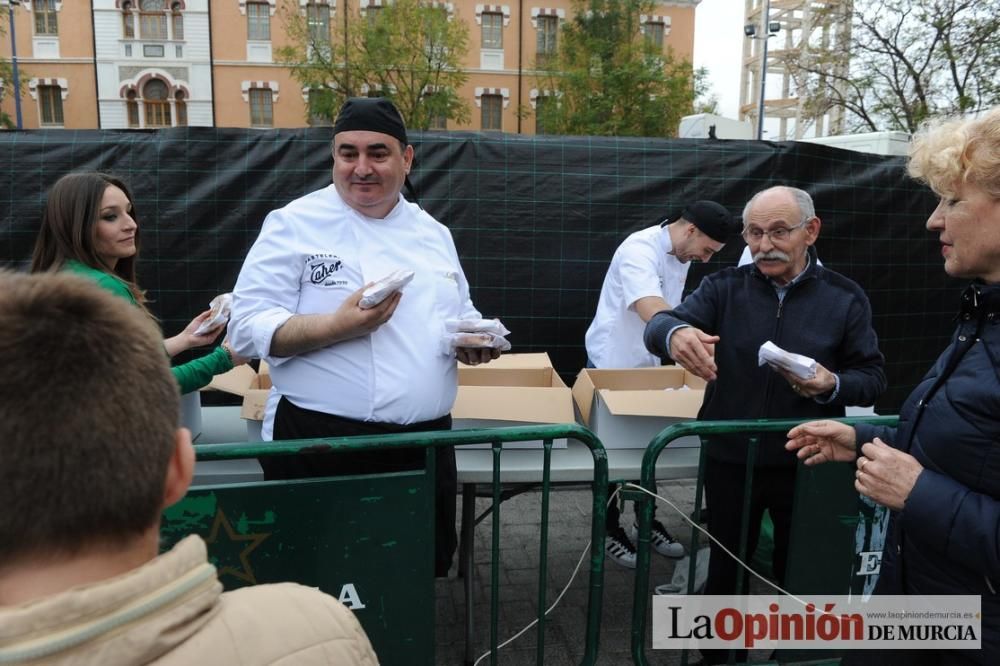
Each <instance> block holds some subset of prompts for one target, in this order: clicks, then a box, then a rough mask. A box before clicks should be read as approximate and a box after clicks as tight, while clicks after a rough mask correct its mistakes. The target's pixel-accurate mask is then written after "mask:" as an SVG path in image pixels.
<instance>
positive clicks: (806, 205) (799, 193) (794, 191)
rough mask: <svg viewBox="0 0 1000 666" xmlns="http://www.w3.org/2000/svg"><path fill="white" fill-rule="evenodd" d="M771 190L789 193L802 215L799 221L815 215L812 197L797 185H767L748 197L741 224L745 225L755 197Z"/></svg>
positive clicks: (803, 221)
mask: <svg viewBox="0 0 1000 666" xmlns="http://www.w3.org/2000/svg"><path fill="white" fill-rule="evenodd" d="M772 190H783V191H785V192H787V193H788V194H790V195H791V197H792V199H794V200H795V204H796V205H797V206H798V207H799V213H800V214H801V215H802V219H801V220H800V222H802V223H803V224H804V223H805V222H807V221H808V220H811V219H812V218H814V217H816V207H815V206H814V205H813V200H812V197H811V196H809V193H808V192H806V191H805V190H800V189H799V188H797V187H789V186H788V185H775V186H774V187H769V188H767V189H766V190H761V191H760V192H758V193H757V194H755V195H753V196H752V197H750V201H748V202H747V205H746V206H744V207H743V226H744V227H746V225H747V219H748V218H749V217H750V211H751V210H752V209H753V205H754V203H755V202H756V201H757V198H758V197H759V196H760V195H762V194H765V193H767V192H771V191H772Z"/></svg>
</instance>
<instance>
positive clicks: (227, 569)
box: [205, 507, 271, 585]
mask: <svg viewBox="0 0 1000 666" xmlns="http://www.w3.org/2000/svg"><path fill="white" fill-rule="evenodd" d="M220 527H221V528H222V529H223V530H224V531H225V536H226V538H225V540H223V541H221V542H218V543H216V542H217V541H218V539H219V528H220ZM269 536H271V535H270V534H240V533H239V532H237V531H236V530H234V529H233V526H232V525H231V524H230V522H229V519H228V518H227V517H226V514H225V513H223V511H222V507H219V509H218V511H216V513H215V521H214V522H213V523H212V531H211V532H210V533H209V535H208V538H207V539H205V543H207V544H209V545H212V546H217V547H213V548H212V555H214V556H216V557H217V558H219V560H220V562H219V565H218V567H219V578H222V576H224V575H226V574H230V575H232V576H235V577H236V578H239V579H240V580H242V581H245V582H247V583H250V584H251V585H256V584H257V577H256V576H255V575H254V573H253V567H251V566H250V553H252V552H253V551H254V550H255V549H256V548H257V546H259V545H260V544H262V543H263V542H264V540H265V539H267V538H268V537H269ZM236 543H242V544H243V550H242V551H240V554H239V555H238V558H239V561H240V566H239V567H235V566H232V565H225V566H223V565H222V563H221V560H222V557H220V555H223V554H226V555H230V557H231V556H232V551H231V550H230V552H229V553H222V548H220V547H218V546H223V547H224V546H225V545H230V546H231V545H232V544H236Z"/></svg>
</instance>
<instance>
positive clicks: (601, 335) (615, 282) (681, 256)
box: [586, 201, 738, 568]
mask: <svg viewBox="0 0 1000 666" xmlns="http://www.w3.org/2000/svg"><path fill="white" fill-rule="evenodd" d="M737 227H738V225H737V224H736V222H735V221H734V220H733V217H732V215H730V214H729V211H727V210H726V209H725V208H723V207H722V206H720V205H719V204H717V203H715V202H714V201H696V202H694V203H692V204H691V205H689V206H688V207H687V208H685V209H684V212H683V213H681V215H680V216H677V217H674V218H667V219H666V220H664V221H663V222H662V223H660V224H658V225H655V226H652V227H649V228H646V229H643V230H642V231H637V232H635V233H634V234H632V235H630V236H629V237H628V238H626V239H625V241H624V242H623V243H622V244H621V245H619V246H618V249H617V250H616V251H615V256H614V257H613V258H612V259H611V266H610V267H609V268H608V274H607V275H606V276H605V278H604V286H602V287H601V298H600V300H599V301H598V303H597V315H596V316H595V317H594V321H593V322H591V324H590V328H588V329H587V337H586V346H587V361H588V366H589V367H594V368H644V367H651V366H658V365H660V359H659V358H658V357H657V356H654V355H653V354H651V353H649V351H648V350H647V349H646V346H645V344H643V341H642V336H643V332H644V331H645V330H646V322H647V321H649V320H650V318H652V316H653V315H654V314H656V313H657V312H661V311H663V310H669V309H672V308H673V307H674V306H676V305H678V304H679V303H680V301H681V293H682V292H683V291H684V281H685V280H686V279H687V273H688V269H689V268H690V267H691V263H690V262H691V261H692V260H695V259H696V260H698V261H708V260H709V259H710V258H711V257H712V255H713V254H715V253H716V252H718V251H719V250H721V249H722V248H723V246H724V245H725V242H726V239H727V238H728V237H729V236H730V235H731V234H732V233H734V232H735V231H736V230H737ZM619 519H620V511H619V508H618V504H617V502H615V503H612V505H611V506H609V507H608V516H607V531H608V538H607V541H606V543H605V550H606V552H607V555H608V557H609V558H610V559H611V560H613V561H614V562H617V563H618V564H620V565H622V566H625V567H629V568H634V567H635V559H636V557H635V546H634V544H633V541H632V539H631V538H630V537H629V535H628V534H627V533H626V532H625V530H624V529H623V528H622V527H621V525H620V523H619ZM632 531H633V533H634V532H635V526H634V525H633V530H632ZM632 538H634V536H633V537H632ZM652 541H653V547H654V548H655V549H656V551H657V552H658V553H660V554H661V555H666V556H667V557H680V556H681V555H683V554H684V548H683V547H682V546H681V544H679V543H678V542H677V541H676V540H675V539H674V538H673V537H672V536H670V534H669V533H668V532H667V530H666V528H664V527H663V524H662V523H661V522H660V521H658V520H654V521H653V535H652Z"/></svg>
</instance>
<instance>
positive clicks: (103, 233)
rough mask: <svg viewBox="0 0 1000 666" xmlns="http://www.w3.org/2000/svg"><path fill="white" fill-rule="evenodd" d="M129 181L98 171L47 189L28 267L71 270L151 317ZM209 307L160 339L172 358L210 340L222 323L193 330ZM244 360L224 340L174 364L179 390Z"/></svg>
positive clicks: (198, 385)
mask: <svg viewBox="0 0 1000 666" xmlns="http://www.w3.org/2000/svg"><path fill="white" fill-rule="evenodd" d="M137 218H138V216H137V214H136V211H135V207H134V205H133V203H132V195H131V193H130V192H129V189H128V186H127V185H125V183H124V182H123V181H121V180H119V179H118V178H115V177H114V176H110V175H107V174H104V173H98V172H79V173H71V174H68V175H66V176H63V177H62V178H60V179H59V180H58V181H57V182H56V184H55V185H53V186H52V189H50V190H49V196H48V200H47V201H46V203H45V211H44V212H43V213H42V226H41V229H40V230H39V232H38V240H37V241H36V242H35V251H34V255H33V256H32V260H31V271H32V272H33V273H37V272H40V271H70V272H72V273H76V274H78V275H81V276H83V277H86V278H88V279H91V280H93V281H94V282H96V283H97V284H98V285H100V286H101V287H103V288H104V289H107V290H108V291H110V292H112V293H113V294H115V295H116V296H120V297H121V298H124V299H126V300H128V301H129V302H131V303H132V304H133V305H135V306H136V307H138V308H140V309H142V310H143V311H144V312H146V313H147V314H149V316H150V317H152V316H153V315H152V313H150V312H149V309H148V308H147V307H146V295H145V292H143V290H142V289H140V288H139V285H138V283H137V282H136V263H137V262H138V258H139V237H140V235H139V225H138V224H137V222H136V219H137ZM210 314H211V312H210V311H208V310H206V311H205V312H202V313H201V314H200V315H198V316H197V317H195V318H194V319H192V320H191V323H190V324H188V325H187V326H186V327H185V328H184V330H183V331H181V332H180V333H178V334H177V335H175V336H173V337H170V338H166V339H165V340H164V341H163V344H164V347H165V348H166V350H167V354H168V355H170V356H171V357H173V356H176V355H177V354H179V353H181V352H183V351H186V350H188V349H193V348H195V347H200V346H203V345H207V344H210V343H211V342H212V341H213V340H214V339H215V338H216V336H218V334H219V333H220V332H221V330H222V326H221V325H220V326H217V327H215V328H212V329H210V330H208V331H206V332H204V333H202V334H200V335H199V334H196V331H197V329H198V327H199V326H200V325H201V323H202V322H204V321H205V320H207V319H208V318H209V316H210ZM245 362H246V359H243V358H241V357H238V356H235V355H234V354H233V351H232V349H231V348H230V347H229V344H228V342H223V343H222V344H221V345H219V346H218V347H216V348H215V349H214V350H212V351H211V352H210V353H209V354H207V355H205V356H202V357H201V358H197V359H195V360H193V361H189V362H188V363H184V364H182V365H177V366H174V367H173V373H174V377H175V378H176V379H177V383H178V384H179V385H180V389H181V393H190V392H191V391H196V390H198V389H199V388H201V387H202V386H205V385H206V384H208V383H209V382H210V381H212V377H213V376H214V375H217V374H219V373H222V372H226V371H228V370H231V369H232V368H233V366H234V365H239V364H241V363H245Z"/></svg>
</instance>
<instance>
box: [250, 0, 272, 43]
mask: <svg viewBox="0 0 1000 666" xmlns="http://www.w3.org/2000/svg"><path fill="white" fill-rule="evenodd" d="M247 39H253V40H257V41H268V40H270V39H271V7H270V5H268V4H267V3H266V2H248V3H247Z"/></svg>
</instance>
